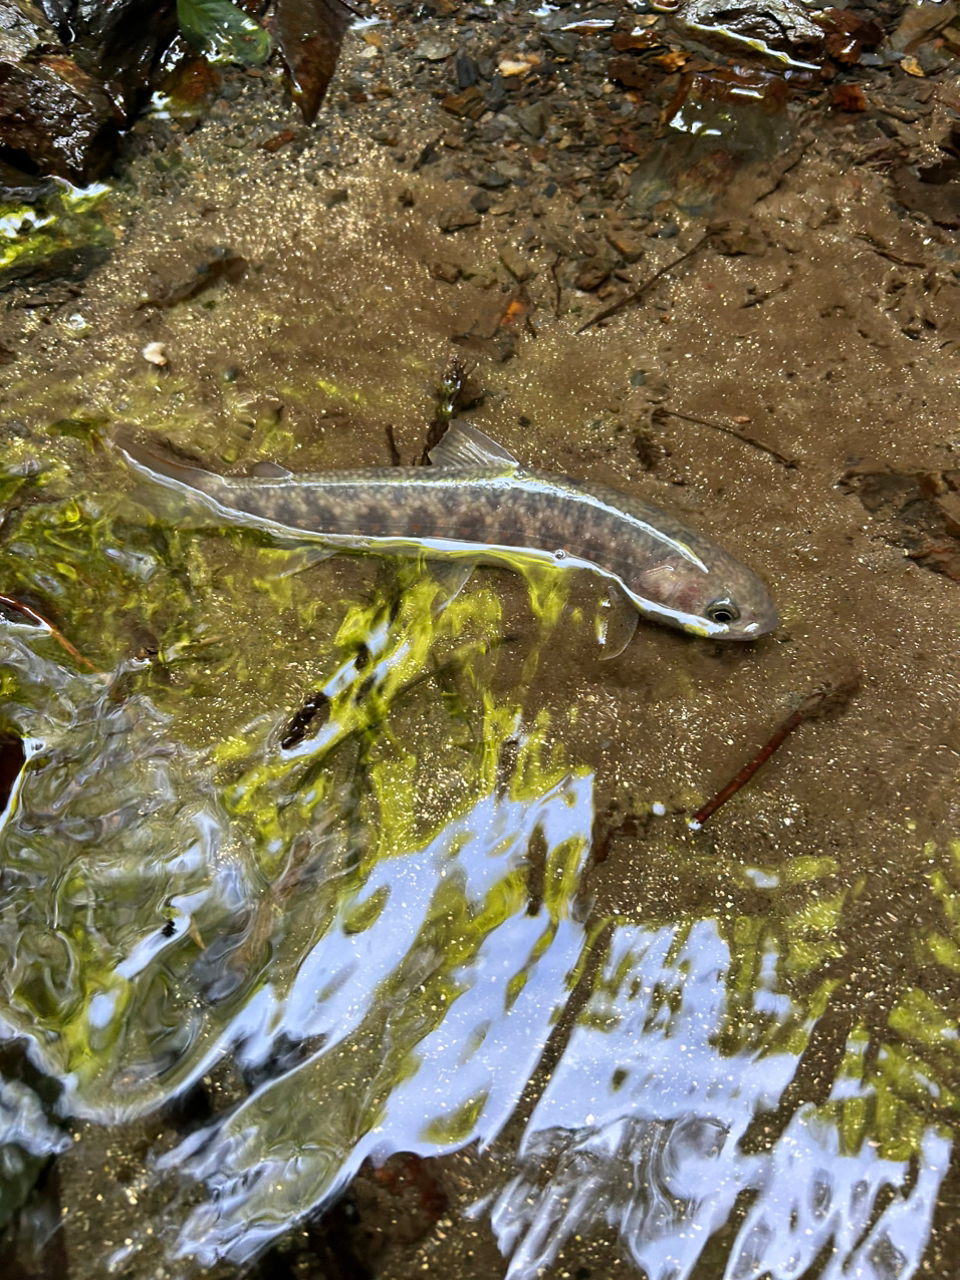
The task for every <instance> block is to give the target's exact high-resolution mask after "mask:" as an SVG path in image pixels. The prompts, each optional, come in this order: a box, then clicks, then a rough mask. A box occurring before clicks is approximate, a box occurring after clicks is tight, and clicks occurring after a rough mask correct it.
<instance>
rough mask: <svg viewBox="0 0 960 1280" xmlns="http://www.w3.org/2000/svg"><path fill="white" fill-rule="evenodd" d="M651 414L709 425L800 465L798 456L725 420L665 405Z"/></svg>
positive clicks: (783, 461)
mask: <svg viewBox="0 0 960 1280" xmlns="http://www.w3.org/2000/svg"><path fill="white" fill-rule="evenodd" d="M650 416H651V418H652V419H653V421H654V422H655V423H659V421H660V420H662V419H663V418H679V419H680V421H681V422H692V423H694V424H695V425H696V426H698V427H709V428H710V430H711V431H722V432H723V434H724V435H726V436H734V437H735V438H736V439H737V440H740V441H742V442H743V443H744V444H748V445H750V446H751V448H754V449H759V450H760V451H761V452H762V453H767V454H769V455H770V457H771V458H774V459H775V460H776V461H777V462H779V463H780V464H781V466H784V467H787V468H790V469H791V470H792V469H793V468H794V467H797V466H799V465H800V464H799V462H798V461H797V459H796V458H788V457H787V455H786V454H785V453H781V452H780V450H779V449H774V447H773V446H772V445H769V444H764V443H763V441H762V440H758V439H757V438H756V436H750V435H747V433H746V432H745V431H738V430H737V428H736V427H730V426H727V424H726V423H725V422H711V421H710V419H709V418H698V417H697V416H696V415H695V414H693V413H678V412H677V410H676V409H668V408H667V407H666V406H665V405H658V406H657V407H656V408H655V409H654V410H653V412H652V414H651V415H650Z"/></svg>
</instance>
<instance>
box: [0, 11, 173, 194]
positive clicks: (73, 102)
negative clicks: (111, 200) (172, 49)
mask: <svg viewBox="0 0 960 1280" xmlns="http://www.w3.org/2000/svg"><path fill="white" fill-rule="evenodd" d="M48 22H49V24H50V25H48ZM175 34H176V5H175V4H174V3H173V0H161V2H160V3H146V0H100V2H99V3H88V4H84V5H81V6H80V7H79V8H77V7H76V6H70V12H69V14H68V13H67V12H66V7H65V6H63V5H58V4H48V5H46V7H45V10H44V11H43V12H41V10H40V9H39V8H33V7H31V6H29V5H27V4H25V3H24V4H22V5H21V4H14V3H11V0H0V145H2V146H3V148H4V151H5V154H6V158H7V159H8V160H9V161H10V162H12V163H14V164H16V165H18V166H22V167H23V168H24V169H25V170H26V171H27V172H30V173H35V172H39V173H42V174H43V173H55V174H58V175H60V176H62V177H65V178H69V179H70V180H71V181H74V182H80V183H86V182H88V181H90V180H92V179H94V178H97V177H100V176H102V175H103V174H104V173H106V172H107V170H108V169H109V168H110V166H111V164H112V161H113V155H114V151H115V148H116V145H117V140H118V137H119V133H120V130H121V129H122V128H123V127H124V126H126V125H127V124H129V123H130V121H131V119H132V117H133V114H134V112H135V111H136V110H137V109H138V108H139V106H140V105H141V104H142V103H143V101H145V99H146V98H147V97H148V96H149V93H150V90H151V76H152V75H153V73H154V72H155V70H156V68H157V65H158V62H159V59H160V57H161V55H162V53H163V52H164V50H165V49H166V48H167V47H168V45H169V44H170V41H171V40H172V39H173V37H174V35H175ZM63 41H69V47H65V45H64V43H62V42H63Z"/></svg>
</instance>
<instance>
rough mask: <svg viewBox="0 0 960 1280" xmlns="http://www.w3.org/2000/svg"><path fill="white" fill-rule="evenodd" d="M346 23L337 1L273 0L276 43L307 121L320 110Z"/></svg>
mask: <svg viewBox="0 0 960 1280" xmlns="http://www.w3.org/2000/svg"><path fill="white" fill-rule="evenodd" d="M349 25H350V11H349V9H347V8H346V6H345V5H342V4H341V3H340V0H277V7H276V16H275V18H274V30H275V34H276V38H277V45H278V47H279V49H280V53H281V55H282V57H283V61H284V63H285V64H286V67H287V71H288V72H289V75H290V80H291V82H292V84H293V96H294V97H295V98H296V100H297V102H298V103H299V104H300V110H301V111H302V112H303V118H304V120H306V122H307V124H310V123H311V122H312V121H313V119H314V117H315V116H316V114H317V112H318V111H319V110H320V103H321V102H322V101H323V95H324V94H325V93H326V92H327V86H328V85H329V83H330V81H331V80H332V79H333V73H334V71H335V70H336V66H337V58H338V57H339V56H340V45H341V44H342V43H343V35H344V32H345V31H346V29H347V27H348V26H349Z"/></svg>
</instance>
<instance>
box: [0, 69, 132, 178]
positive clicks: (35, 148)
mask: <svg viewBox="0 0 960 1280" xmlns="http://www.w3.org/2000/svg"><path fill="white" fill-rule="evenodd" d="M122 124H123V116H122V114H121V113H120V111H119V110H118V109H117V107H116V105H115V104H114V103H113V101H112V100H111V99H110V98H109V97H108V95H107V94H106V93H105V92H104V90H103V88H102V87H101V86H100V85H99V84H98V83H97V81H95V80H94V79H93V78H92V77H91V76H88V75H87V74H86V72H84V71H82V70H81V69H80V68H79V67H78V66H77V65H76V64H75V63H73V62H72V61H71V60H70V59H69V58H66V57H63V56H55V55H49V56H47V57H44V58H40V59H38V60H37V61H35V62H32V63H29V64H28V63H20V64H17V63H11V62H9V61H8V60H7V59H6V57H4V56H3V55H2V54H0V137H2V142H3V146H4V149H5V151H6V154H7V156H8V157H9V158H10V159H11V160H15V161H16V162H17V163H22V165H23V167H24V168H25V169H27V170H28V171H29V170H31V169H39V170H40V171H41V172H43V173H57V174H60V175H61V176H63V177H66V178H70V179H71V180H72V181H74V182H78V183H81V184H85V183H87V182H89V181H91V180H92V179H93V178H96V177H99V176H101V175H102V174H103V173H105V172H106V170H107V169H109V167H110V164H111V163H112V160H113V149H114V146H115V145H116V141H117V138H118V135H119V130H120V127H121V125H122Z"/></svg>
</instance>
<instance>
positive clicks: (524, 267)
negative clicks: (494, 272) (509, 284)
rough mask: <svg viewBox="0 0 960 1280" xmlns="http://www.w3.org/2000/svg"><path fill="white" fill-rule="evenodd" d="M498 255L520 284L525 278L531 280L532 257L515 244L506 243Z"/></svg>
mask: <svg viewBox="0 0 960 1280" xmlns="http://www.w3.org/2000/svg"><path fill="white" fill-rule="evenodd" d="M497 256H498V257H499V259H500V261H501V262H502V263H503V265H504V266H505V267H506V268H507V270H508V271H509V272H510V274H511V275H512V276H513V278H514V279H515V280H517V281H518V282H519V283H520V284H522V283H523V282H524V280H529V279H530V277H531V275H532V274H533V268H532V267H531V265H530V259H529V258H528V257H527V256H526V255H525V254H524V253H522V252H521V251H520V250H519V249H517V248H515V247H514V246H513V245H508V244H507V245H504V246H503V247H502V248H501V249H499V250H498V252H497Z"/></svg>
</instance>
